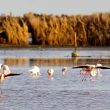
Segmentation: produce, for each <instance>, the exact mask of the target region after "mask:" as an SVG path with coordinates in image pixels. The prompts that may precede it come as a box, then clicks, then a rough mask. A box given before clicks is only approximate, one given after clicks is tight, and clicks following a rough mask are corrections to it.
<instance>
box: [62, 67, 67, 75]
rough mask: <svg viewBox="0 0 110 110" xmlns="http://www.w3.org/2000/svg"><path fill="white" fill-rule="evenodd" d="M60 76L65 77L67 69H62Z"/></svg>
mask: <svg viewBox="0 0 110 110" xmlns="http://www.w3.org/2000/svg"><path fill="white" fill-rule="evenodd" d="M62 74H63V75H64V76H65V75H66V74H67V67H63V68H62Z"/></svg>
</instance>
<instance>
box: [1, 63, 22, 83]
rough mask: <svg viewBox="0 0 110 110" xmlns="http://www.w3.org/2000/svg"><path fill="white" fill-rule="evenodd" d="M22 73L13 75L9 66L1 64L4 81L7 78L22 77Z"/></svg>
mask: <svg viewBox="0 0 110 110" xmlns="http://www.w3.org/2000/svg"><path fill="white" fill-rule="evenodd" d="M20 74H21V73H12V72H11V70H10V68H9V66H8V65H4V64H0V80H1V81H2V80H4V79H5V77H8V76H15V75H20Z"/></svg>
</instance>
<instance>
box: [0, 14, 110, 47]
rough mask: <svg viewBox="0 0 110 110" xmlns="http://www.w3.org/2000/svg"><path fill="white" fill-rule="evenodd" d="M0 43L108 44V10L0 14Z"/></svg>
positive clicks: (50, 44)
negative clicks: (96, 11)
mask: <svg viewBox="0 0 110 110" xmlns="http://www.w3.org/2000/svg"><path fill="white" fill-rule="evenodd" d="M0 21H1V22H0V43H7V44H13V45H22V46H23V45H29V41H28V39H29V38H32V43H31V44H30V45H42V46H47V45H48V46H73V47H88V46H95V47H97V46H110V14H109V13H95V14H92V15H83V16H82V15H77V16H67V15H61V16H55V15H45V14H41V15H39V14H35V13H27V14H25V15H24V17H23V18H20V17H12V16H7V17H6V16H5V17H2V16H1V17H0Z"/></svg>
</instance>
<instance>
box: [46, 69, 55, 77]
mask: <svg viewBox="0 0 110 110" xmlns="http://www.w3.org/2000/svg"><path fill="white" fill-rule="evenodd" d="M47 73H48V79H53V75H54V70H53V69H52V68H49V69H48V70H47Z"/></svg>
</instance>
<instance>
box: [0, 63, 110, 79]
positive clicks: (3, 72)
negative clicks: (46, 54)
mask: <svg viewBox="0 0 110 110" xmlns="http://www.w3.org/2000/svg"><path fill="white" fill-rule="evenodd" d="M77 68H82V69H81V70H80V74H81V75H83V79H82V81H84V80H86V79H87V78H88V77H92V78H96V77H98V76H99V75H100V76H101V73H100V69H110V67H108V66H102V64H96V65H90V64H86V65H79V66H74V67H72V69H77ZM28 71H29V73H30V74H31V75H33V76H35V77H39V76H40V75H41V73H40V68H39V67H38V66H33V67H32V68H31V69H29V70H28ZM61 71H62V75H63V76H65V75H67V71H68V68H67V67H63V68H62V69H61ZM13 75H20V74H12V73H11V70H10V68H9V66H8V65H3V64H0V80H1V81H2V80H4V78H5V77H7V76H13ZM47 76H48V79H54V69H52V68H48V70H47Z"/></svg>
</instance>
